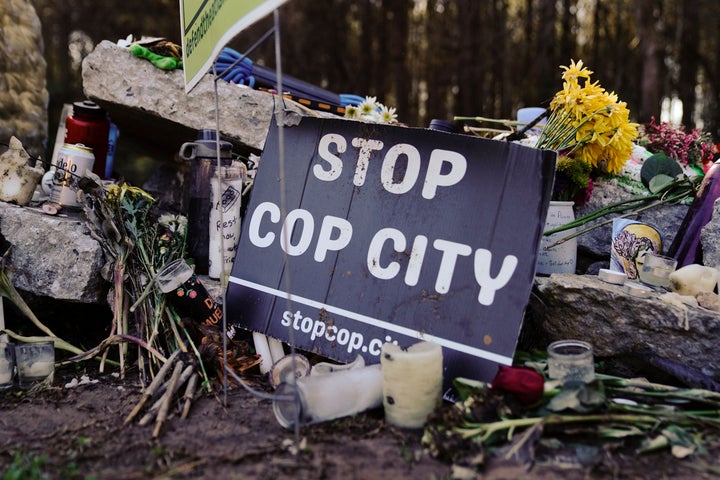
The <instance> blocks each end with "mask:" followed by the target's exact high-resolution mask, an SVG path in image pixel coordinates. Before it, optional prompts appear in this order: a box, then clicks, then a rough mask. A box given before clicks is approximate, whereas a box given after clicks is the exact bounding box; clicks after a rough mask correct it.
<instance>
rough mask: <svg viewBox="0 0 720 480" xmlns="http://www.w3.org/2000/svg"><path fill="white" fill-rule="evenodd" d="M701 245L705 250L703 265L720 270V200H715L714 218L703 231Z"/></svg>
mask: <svg viewBox="0 0 720 480" xmlns="http://www.w3.org/2000/svg"><path fill="white" fill-rule="evenodd" d="M700 243H701V245H702V250H703V264H704V265H706V266H708V267H715V268H720V245H719V243H720V199H718V200H715V204H714V206H713V214H712V218H711V219H710V221H709V222H708V223H707V225H705V227H704V228H703V229H702V233H701V234H700Z"/></svg>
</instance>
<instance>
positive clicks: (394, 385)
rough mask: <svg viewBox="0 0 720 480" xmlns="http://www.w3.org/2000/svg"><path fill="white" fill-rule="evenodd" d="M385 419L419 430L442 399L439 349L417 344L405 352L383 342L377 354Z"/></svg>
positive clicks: (440, 353) (438, 346)
mask: <svg viewBox="0 0 720 480" xmlns="http://www.w3.org/2000/svg"><path fill="white" fill-rule="evenodd" d="M380 363H381V365H382V370H383V406H384V407H385V420H386V421H387V422H388V423H391V424H393V425H396V426H398V427H403V428H421V427H422V426H423V425H425V420H426V419H427V416H428V414H429V413H430V412H432V411H433V409H434V408H435V407H436V406H437V404H438V403H439V402H440V401H441V398H442V383H443V361H442V347H440V345H438V344H436V343H432V342H420V343H416V344H415V345H412V346H411V347H409V348H407V349H405V350H404V349H402V348H400V347H399V346H397V345H394V344H392V343H386V344H384V345H383V347H382V351H381V353H380Z"/></svg>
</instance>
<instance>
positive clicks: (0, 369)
mask: <svg viewBox="0 0 720 480" xmlns="http://www.w3.org/2000/svg"><path fill="white" fill-rule="evenodd" d="M14 376H15V345H13V344H12V343H8V342H0V390H7V389H8V388H11V387H12V386H13V377H14Z"/></svg>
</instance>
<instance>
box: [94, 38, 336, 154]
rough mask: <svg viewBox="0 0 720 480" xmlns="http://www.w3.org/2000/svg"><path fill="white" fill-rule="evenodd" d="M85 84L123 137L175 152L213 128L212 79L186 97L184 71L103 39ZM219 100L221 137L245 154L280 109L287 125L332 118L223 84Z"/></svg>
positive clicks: (261, 140)
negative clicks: (167, 67)
mask: <svg viewBox="0 0 720 480" xmlns="http://www.w3.org/2000/svg"><path fill="white" fill-rule="evenodd" d="M82 79H83V89H84V91H85V95H87V97H88V98H90V99H91V100H93V101H95V102H96V103H98V104H99V105H101V106H102V107H103V108H104V109H105V110H107V111H108V114H109V115H110V118H111V119H112V120H113V122H114V123H115V124H116V125H117V126H118V128H119V130H120V132H121V135H128V136H132V137H134V138H138V139H144V140H145V141H147V142H150V143H152V144H153V146H154V147H165V149H166V150H170V151H177V150H178V149H179V148H180V146H181V145H182V144H183V143H184V142H187V141H192V140H194V139H195V138H196V137H197V131H198V130H201V129H207V128H209V129H214V128H215V124H216V122H215V111H216V108H215V105H216V103H215V100H216V99H215V88H214V81H213V79H212V76H211V75H205V77H204V78H203V79H202V80H201V81H200V82H199V83H198V84H197V85H196V86H195V88H193V90H192V91H190V92H189V93H185V82H184V78H183V72H182V70H171V71H167V70H161V69H159V68H156V67H155V66H153V64H152V63H150V62H148V61H147V60H144V59H141V58H138V57H135V56H134V55H133V54H132V53H131V52H130V50H128V49H127V48H123V47H120V46H118V45H116V44H115V43H113V42H110V41H107V40H105V41H103V42H101V43H100V44H98V45H97V47H95V50H93V52H92V53H91V54H90V55H88V56H87V57H85V59H84V60H83V64H82ZM217 97H218V98H217V99H218V107H219V108H218V110H219V116H220V122H219V123H220V128H219V131H220V135H221V137H222V138H223V139H224V140H227V141H229V142H231V143H233V144H234V146H235V147H239V148H240V149H241V151H242V149H245V151H250V152H259V151H262V149H263V148H264V146H265V138H266V136H267V133H268V129H269V126H270V121H271V119H272V116H273V113H274V112H277V111H279V109H281V108H284V110H285V122H286V124H287V125H291V124H294V123H296V122H298V121H299V119H300V118H301V117H302V116H307V115H313V116H323V115H329V114H327V113H325V112H316V111H312V110H307V109H305V108H302V107H301V106H299V105H298V104H296V103H294V102H292V101H287V100H284V99H280V97H278V96H276V95H272V94H270V93H267V92H262V91H259V90H254V89H252V88H248V87H244V86H238V85H233V84H230V83H228V82H225V81H222V80H220V81H218V82H217ZM121 138H122V137H121Z"/></svg>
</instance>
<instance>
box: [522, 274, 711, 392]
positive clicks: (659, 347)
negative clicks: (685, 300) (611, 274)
mask: <svg viewBox="0 0 720 480" xmlns="http://www.w3.org/2000/svg"><path fill="white" fill-rule="evenodd" d="M664 298H665V297H663V295H661V294H659V293H651V294H650V295H649V296H647V297H638V296H633V295H630V294H628V292H627V291H626V290H625V288H624V287H623V286H618V285H612V284H609V283H605V282H603V281H602V280H599V279H598V278H597V276H594V275H571V274H556V275H551V276H550V277H537V278H536V279H535V286H534V295H533V296H532V297H531V300H530V308H529V316H528V317H529V318H528V319H527V322H528V325H526V327H524V328H528V329H530V330H531V331H533V332H535V333H534V335H535V336H536V338H540V337H543V339H544V340H545V341H546V342H548V343H549V342H551V341H554V340H562V339H576V340H584V341H587V342H589V343H590V344H592V346H593V350H594V353H595V355H596V356H597V357H637V356H641V357H645V358H647V359H654V360H658V359H660V361H668V362H673V363H675V364H679V365H683V366H684V367H685V368H688V369H692V370H694V371H695V372H701V373H702V375H704V376H706V377H710V378H712V379H714V381H716V382H718V381H720V349H718V348H717V345H718V341H719V339H720V313H718V312H714V311H710V310H707V309H705V308H701V307H691V306H687V305H682V306H678V305H677V304H676V302H672V303H670V302H669V301H663V299H664Z"/></svg>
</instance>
